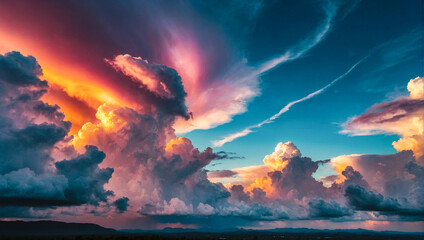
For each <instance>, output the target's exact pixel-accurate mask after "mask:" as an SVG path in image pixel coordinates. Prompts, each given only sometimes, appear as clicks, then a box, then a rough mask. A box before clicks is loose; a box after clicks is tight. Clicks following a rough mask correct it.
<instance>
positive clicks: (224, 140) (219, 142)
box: [212, 56, 368, 147]
mask: <svg viewBox="0 0 424 240" xmlns="http://www.w3.org/2000/svg"><path fill="white" fill-rule="evenodd" d="M367 57H368V56H366V57H364V58H362V59H361V60H359V61H358V62H357V63H355V64H354V65H353V66H352V67H350V68H349V70H348V71H346V72H345V73H343V74H342V75H340V76H339V77H338V78H336V79H334V80H333V81H332V82H330V83H329V84H327V85H326V86H324V87H323V88H320V89H318V90H316V91H315V92H312V93H310V94H308V95H306V96H305V97H303V98H300V99H298V100H295V101H292V102H290V103H288V104H287V105H286V106H284V107H283V108H282V109H281V110H280V111H279V112H278V113H276V114H274V115H272V116H271V117H270V118H267V119H265V120H263V121H262V122H260V123H258V124H255V125H252V126H249V127H247V128H245V129H243V130H242V131H239V132H236V133H232V134H229V135H227V136H225V137H224V138H222V139H221V140H216V141H212V144H213V145H214V146H215V147H221V146H223V145H224V144H226V143H228V142H232V141H234V140H236V139H238V138H241V137H244V136H246V135H248V134H249V133H251V132H253V130H254V129H256V128H260V127H262V126H263V125H265V124H269V123H272V122H273V121H274V120H275V119H277V118H279V117H280V116H281V115H283V114H284V113H286V112H287V111H289V110H290V108H291V107H292V106H294V105H295V104H297V103H300V102H304V101H306V100H309V99H311V98H313V97H315V96H317V95H319V94H321V93H323V92H325V91H326V90H327V89H329V88H330V87H331V86H333V85H334V84H335V83H336V82H338V81H339V80H341V79H343V78H344V77H346V76H347V75H348V74H349V73H350V72H352V71H353V70H354V69H355V68H356V66H358V65H359V64H360V63H361V62H362V61H364V60H365V59H366V58H367Z"/></svg>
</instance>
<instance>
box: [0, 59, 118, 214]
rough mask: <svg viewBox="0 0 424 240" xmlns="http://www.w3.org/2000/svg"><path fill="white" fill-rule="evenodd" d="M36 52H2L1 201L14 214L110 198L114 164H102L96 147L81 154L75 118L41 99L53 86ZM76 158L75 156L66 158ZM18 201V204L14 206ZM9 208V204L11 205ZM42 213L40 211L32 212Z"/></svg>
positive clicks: (0, 111) (0, 117) (0, 94)
mask: <svg viewBox="0 0 424 240" xmlns="http://www.w3.org/2000/svg"><path fill="white" fill-rule="evenodd" d="M41 74H42V70H41V67H40V65H39V64H38V63H37V61H36V60H35V58H34V57H31V56H28V57H26V56H23V55H22V54H20V53H19V52H11V53H7V54H5V55H0V86H1V91H0V99H1V101H0V121H1V124H0V151H1V153H2V154H1V155H0V205H1V206H4V207H5V208H3V209H6V210H5V212H3V215H5V214H7V212H10V214H12V215H14V216H19V215H20V214H18V213H16V211H22V214H21V215H28V214H29V213H30V212H35V211H38V210H37V209H35V208H31V209H28V208H25V207H55V206H69V205H82V204H93V205H98V202H99V201H102V202H107V196H110V195H112V193H111V192H109V191H106V190H104V188H103V185H104V184H105V183H106V182H107V181H108V179H110V177H111V174H112V172H113V170H112V169H100V168H99V167H98V165H99V164H100V163H101V162H102V160H103V158H104V153H103V152H101V151H98V150H97V148H96V147H93V146H91V147H87V152H86V153H85V154H82V155H78V154H77V153H76V152H75V150H73V148H72V147H69V146H67V144H68V142H69V137H68V136H67V135H68V132H69V129H70V128H71V123H70V122H68V121H65V120H64V118H65V115H64V114H63V113H62V112H60V108H59V107H58V106H57V105H50V104H47V103H45V102H43V101H42V100H41V97H42V96H43V95H44V94H46V92H47V91H48V90H49V87H48V85H47V82H45V81H42V80H40V79H39V77H40V76H41ZM64 158H71V160H63V159H64ZM12 206H13V207H12ZM7 209H9V210H7ZM31 215H34V216H36V215H39V214H35V213H34V214H31Z"/></svg>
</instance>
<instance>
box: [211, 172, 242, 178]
mask: <svg viewBox="0 0 424 240" xmlns="http://www.w3.org/2000/svg"><path fill="white" fill-rule="evenodd" d="M234 175H237V172H235V171H232V170H216V171H209V172H208V178H228V177H233V176H234Z"/></svg>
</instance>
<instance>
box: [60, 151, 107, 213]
mask: <svg viewBox="0 0 424 240" xmlns="http://www.w3.org/2000/svg"><path fill="white" fill-rule="evenodd" d="M85 149H86V151H85V153H84V154H81V155H79V156H77V157H76V158H74V159H70V160H64V161H60V162H56V163H55V166H56V169H57V173H58V174H60V175H63V176H65V177H66V178H67V179H68V188H67V189H66V190H65V196H66V198H67V199H68V200H69V201H71V202H75V203H76V204H83V203H90V204H93V205H97V204H98V202H107V197H108V196H113V192H112V191H106V190H105V189H104V188H103V185H105V184H106V183H107V182H108V181H109V179H110V178H111V177H112V173H113V168H104V169H101V168H99V164H100V163H102V161H103V159H104V158H105V157H106V155H105V154H104V152H102V151H99V150H98V148H97V147H95V146H86V147H85Z"/></svg>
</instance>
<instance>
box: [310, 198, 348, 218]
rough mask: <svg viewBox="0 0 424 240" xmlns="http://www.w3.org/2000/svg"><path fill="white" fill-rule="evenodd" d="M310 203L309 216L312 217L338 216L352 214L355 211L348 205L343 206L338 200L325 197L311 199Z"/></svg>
mask: <svg viewBox="0 0 424 240" xmlns="http://www.w3.org/2000/svg"><path fill="white" fill-rule="evenodd" d="M308 205H309V216H310V217H311V218H338V217H343V216H350V215H352V214H353V211H352V210H351V209H349V208H347V207H341V206H340V204H339V203H338V202H336V201H330V202H327V201H324V200H323V199H316V198H314V199H311V200H310V201H309V203H308Z"/></svg>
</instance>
